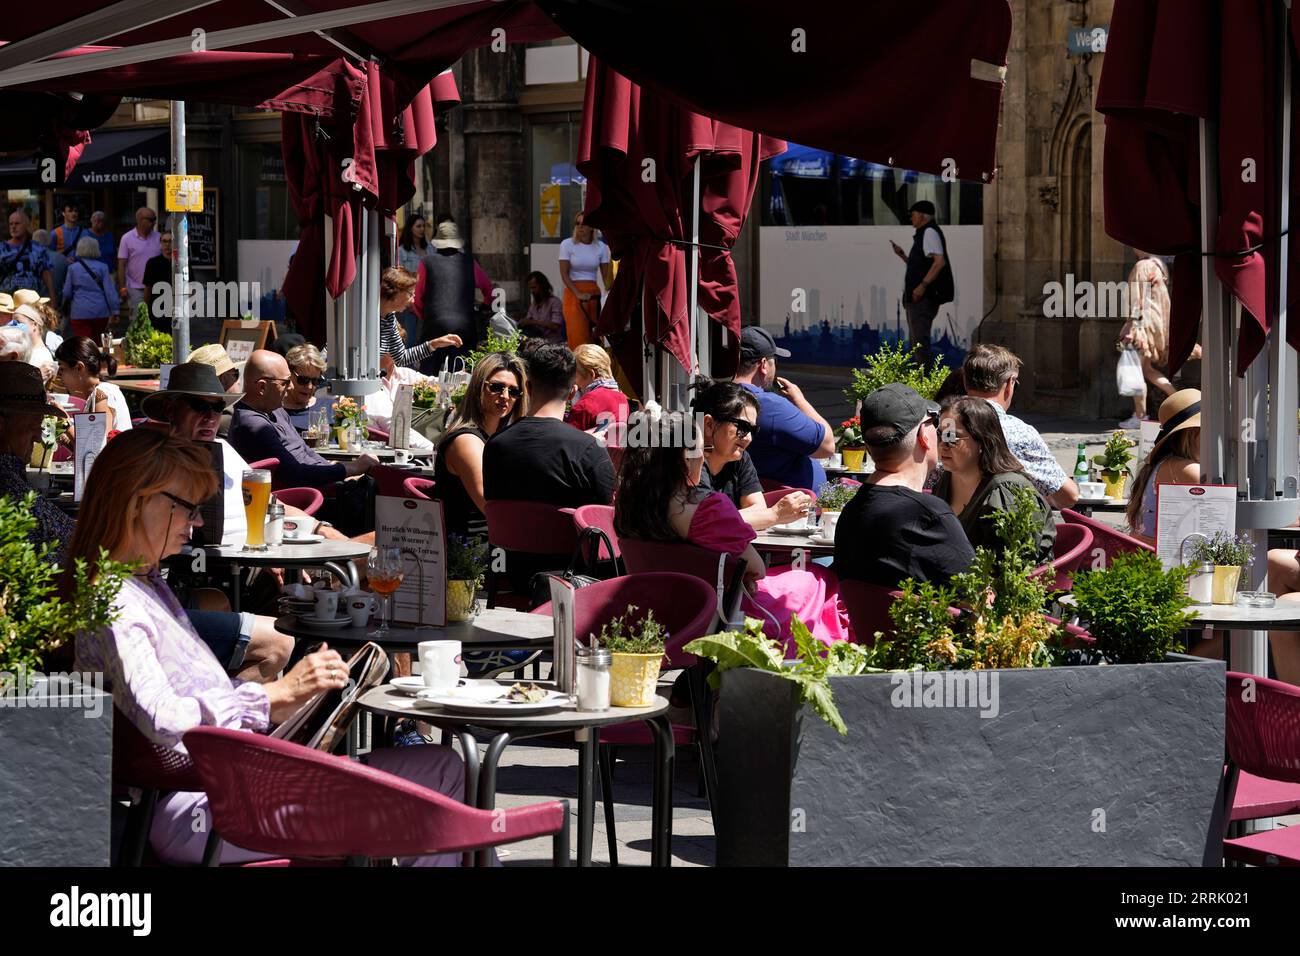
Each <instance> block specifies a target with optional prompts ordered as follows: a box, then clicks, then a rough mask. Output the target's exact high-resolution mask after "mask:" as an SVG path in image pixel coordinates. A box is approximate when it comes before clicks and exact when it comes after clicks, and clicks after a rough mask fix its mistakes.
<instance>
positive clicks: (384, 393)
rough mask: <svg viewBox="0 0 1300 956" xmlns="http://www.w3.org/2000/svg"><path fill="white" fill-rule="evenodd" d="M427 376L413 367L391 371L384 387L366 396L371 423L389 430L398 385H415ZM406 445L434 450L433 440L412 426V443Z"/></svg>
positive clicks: (367, 413)
mask: <svg viewBox="0 0 1300 956" xmlns="http://www.w3.org/2000/svg"><path fill="white" fill-rule="evenodd" d="M425 378H427V376H424V375H421V374H420V373H419V372H417V371H416V370H415V369H413V368H394V369H393V370H392V371H391V372H389V373H388V378H386V379H384V380H383V385H382V387H380V388H379V389H378V390H377V391H374V392H371V393H369V394H368V395H367V396H366V418H368V419H370V424H372V425H374V426H375V427H376V428H382V429H383V430H384V431H388V423H389V422H391V421H392V419H393V399H394V398H396V397H397V389H398V386H401V385H414V384H415V383H417V382H422V381H424V380H425ZM406 447H408V448H409V449H411V451H419V452H430V451H433V442H431V441H429V439H427V438H425V437H424V436H423V435H421V434H420V433H419V432H417V431H416V430H415V429H414V428H412V429H411V438H410V443H409V444H408V445H407V446H406Z"/></svg>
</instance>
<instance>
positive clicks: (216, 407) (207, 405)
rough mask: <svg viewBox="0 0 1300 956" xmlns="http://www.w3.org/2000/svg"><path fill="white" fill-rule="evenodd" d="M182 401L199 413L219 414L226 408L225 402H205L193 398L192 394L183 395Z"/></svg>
mask: <svg viewBox="0 0 1300 956" xmlns="http://www.w3.org/2000/svg"><path fill="white" fill-rule="evenodd" d="M183 401H184V402H185V404H186V405H188V406H189V407H190V408H191V409H193V410H194V411H196V412H198V413H199V414H200V415H209V414H211V415H220V414H221V413H222V412H224V411H225V410H226V403H225V402H205V401H204V400H203V399H201V398H195V397H194V396H193V395H186V396H184V397H183Z"/></svg>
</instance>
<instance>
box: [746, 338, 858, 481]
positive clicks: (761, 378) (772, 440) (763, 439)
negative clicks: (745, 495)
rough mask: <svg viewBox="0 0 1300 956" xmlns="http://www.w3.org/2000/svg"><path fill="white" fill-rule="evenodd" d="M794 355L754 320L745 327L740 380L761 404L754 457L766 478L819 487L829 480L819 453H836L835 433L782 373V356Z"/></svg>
mask: <svg viewBox="0 0 1300 956" xmlns="http://www.w3.org/2000/svg"><path fill="white" fill-rule="evenodd" d="M789 357H790V353H789V352H788V351H786V350H785V349H781V348H777V346H776V341H775V340H774V339H773V338H772V334H771V333H770V332H768V331H767V330H766V329H763V328H761V327H759V326H756V325H751V326H749V327H748V328H746V329H744V330H743V331H742V332H741V333H740V365H739V367H738V368H737V369H736V378H735V381H736V383H737V384H739V385H741V386H743V387H744V388H747V389H749V391H750V392H752V393H753V394H754V397H755V398H757V399H758V404H759V411H758V433H757V434H756V435H755V436H754V440H753V441H752V442H751V443H750V446H749V457H750V459H751V460H752V461H753V463H754V467H755V468H757V469H758V474H759V477H760V478H767V479H768V480H770V481H778V482H780V483H781V484H783V485H788V486H789V487H791V488H808V489H810V490H812V491H813V492H814V493H816V492H818V491H820V490H821V486H822V485H823V484H824V483H825V481H826V472H825V471H824V470H823V469H822V466H821V463H820V462H819V461H817V459H819V458H829V457H830V456H831V455H832V454H834V452H835V433H834V432H832V431H831V426H830V425H828V424H827V423H826V419H824V418H822V417H821V416H820V415H818V414H817V409H815V408H813V407H812V405H810V404H809V403H808V400H807V399H806V398H804V397H803V392H801V391H800V390H799V386H797V385H795V384H794V383H793V382H791V381H790V380H789V379H786V378H778V377H777V374H776V360H777V358H789ZM769 388H770V389H771V391H769V390H768V389H769Z"/></svg>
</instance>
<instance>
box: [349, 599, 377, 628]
mask: <svg viewBox="0 0 1300 956" xmlns="http://www.w3.org/2000/svg"><path fill="white" fill-rule="evenodd" d="M347 605H348V615H349V616H350V617H351V618H352V626H353V627H365V626H366V625H367V624H369V623H370V615H372V614H374V613H375V596H374V595H373V594H368V593H361V594H350V595H348V596H347Z"/></svg>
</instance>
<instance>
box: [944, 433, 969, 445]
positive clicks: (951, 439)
mask: <svg viewBox="0 0 1300 956" xmlns="http://www.w3.org/2000/svg"><path fill="white" fill-rule="evenodd" d="M966 437H967V436H965V435H958V434H957V433H956V432H947V433H944V432H940V433H939V441H941V442H943V443H944V444H945V445H947V446H948V447H949V448H955V447H956V446H957V445H960V444H961V443H962V442H964V441H965V440H966Z"/></svg>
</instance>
